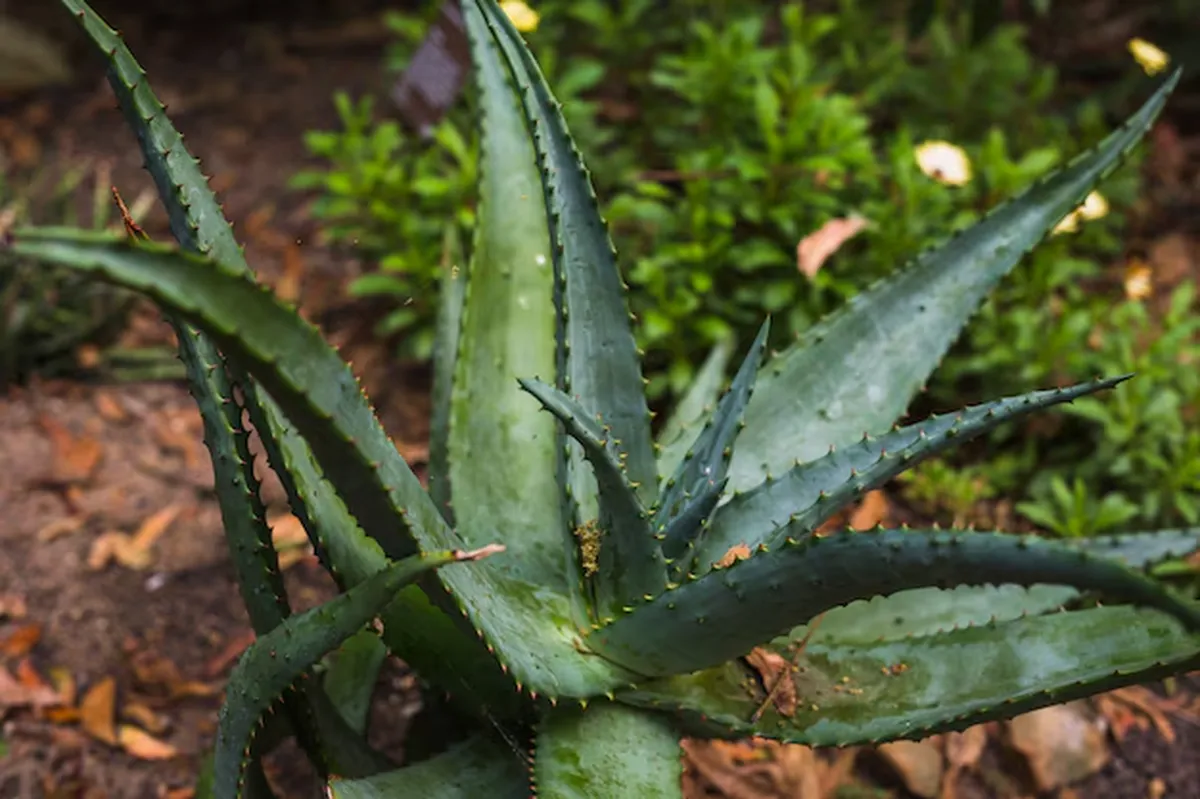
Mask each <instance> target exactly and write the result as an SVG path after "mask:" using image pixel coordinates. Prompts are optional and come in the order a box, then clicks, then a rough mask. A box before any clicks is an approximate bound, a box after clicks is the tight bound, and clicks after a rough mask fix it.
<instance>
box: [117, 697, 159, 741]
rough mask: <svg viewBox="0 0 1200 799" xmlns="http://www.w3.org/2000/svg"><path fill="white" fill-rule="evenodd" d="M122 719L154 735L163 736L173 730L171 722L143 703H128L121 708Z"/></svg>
mask: <svg viewBox="0 0 1200 799" xmlns="http://www.w3.org/2000/svg"><path fill="white" fill-rule="evenodd" d="M121 718H123V719H125V720H127V721H132V722H134V723H136V724H137V725H138V726H139V727H142V728H143V729H145V730H147V731H149V732H150V733H152V734H154V735H162V734H163V733H164V732H166V731H167V730H169V729H170V728H171V720H170V719H168V718H167V717H166V716H164V715H162V714H161V713H155V712H154V711H153V710H151V709H150V708H148V707H147V706H146V705H143V704H142V703H141V702H126V703H125V704H124V705H122V706H121Z"/></svg>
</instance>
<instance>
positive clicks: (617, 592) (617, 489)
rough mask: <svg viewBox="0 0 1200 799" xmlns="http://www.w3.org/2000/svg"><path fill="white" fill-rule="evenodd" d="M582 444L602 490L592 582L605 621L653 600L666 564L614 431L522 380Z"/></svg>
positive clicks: (551, 391)
mask: <svg viewBox="0 0 1200 799" xmlns="http://www.w3.org/2000/svg"><path fill="white" fill-rule="evenodd" d="M520 385H521V387H522V388H523V389H525V390H526V391H528V392H529V393H530V394H532V395H533V396H534V397H536V398H537V401H538V402H540V403H541V404H542V407H543V408H545V409H546V410H548V411H549V412H550V413H551V414H553V415H554V416H555V418H557V419H558V420H559V421H560V422H562V423H563V426H564V427H565V428H566V430H567V433H569V434H570V436H571V437H572V438H573V439H575V440H576V441H577V442H579V444H580V446H581V447H582V448H583V451H584V454H585V455H586V457H587V460H588V462H589V463H590V464H591V465H592V469H593V470H594V471H595V475H596V482H597V484H598V486H599V489H600V508H599V510H600V517H599V536H600V538H599V542H598V546H599V551H598V553H596V555H595V557H596V572H595V574H593V575H591V577H590V582H591V584H592V585H593V586H594V590H595V606H596V611H597V613H599V614H600V615H601V617H607V616H609V615H611V614H612V613H614V612H616V611H617V610H619V609H620V608H622V607H624V606H625V605H628V604H629V603H630V602H633V601H636V600H639V599H641V598H642V597H645V596H654V595H655V594H657V593H659V592H660V591H662V590H663V588H664V587H665V586H666V583H667V564H666V561H665V560H664V559H663V553H662V550H661V549H659V546H658V542H657V541H655V539H654V536H653V534H652V532H651V529H650V514H649V513H648V512H647V511H646V509H645V508H644V507H643V506H642V503H641V501H640V500H639V499H638V495H637V492H636V491H635V490H634V488H633V487H632V485H630V482H629V480H628V475H627V474H626V472H625V467H624V463H623V461H624V453H623V452H621V451H620V450H619V449H618V448H617V444H616V441H615V440H614V438H613V436H614V431H613V430H612V429H611V428H610V427H609V426H608V425H607V424H606V423H604V422H602V421H600V420H597V419H594V418H591V417H589V416H588V412H587V411H586V410H585V409H584V408H583V406H582V405H580V404H579V403H578V402H576V401H575V400H573V399H572V398H571V397H568V396H567V395H566V394H563V393H562V392H561V391H559V390H558V389H556V388H554V387H553V386H551V385H547V384H546V383H543V382H541V381H540V380H525V379H522V380H521V381H520Z"/></svg>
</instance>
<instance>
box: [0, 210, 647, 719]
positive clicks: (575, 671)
mask: <svg viewBox="0 0 1200 799" xmlns="http://www.w3.org/2000/svg"><path fill="white" fill-rule="evenodd" d="M10 252H11V253H12V254H15V255H17V256H19V257H23V258H30V259H33V260H34V261H35V262H36V261H40V262H42V263H45V264H58V265H62V266H70V267H73V268H76V269H80V270H82V271H88V272H91V273H93V274H95V275H96V276H97V277H98V278H100V279H103V280H107V281H109V282H114V283H118V284H120V285H125V286H128V287H130V288H134V289H137V290H139V291H141V292H142V293H145V294H148V295H149V296H151V297H152V298H154V299H155V300H156V301H157V302H158V303H159V304H160V305H163V306H166V307H168V308H172V309H174V310H175V311H176V312H178V313H179V314H180V315H181V316H184V317H185V318H187V319H188V320H189V321H192V322H194V323H196V324H198V325H199V326H200V327H202V328H203V329H204V330H205V332H206V333H208V334H209V335H210V336H212V337H213V338H214V339H215V340H216V341H217V342H218V343H219V344H220V346H221V347H222V349H223V350H224V351H225V352H226V353H227V354H229V355H230V357H234V355H237V356H238V357H239V358H240V359H241V360H242V361H243V362H244V363H245V364H246V365H247V366H248V368H249V371H250V372H251V373H252V374H253V375H254V376H255V377H256V378H257V379H258V380H259V381H260V382H261V383H262V385H263V386H264V387H266V388H267V390H268V391H270V392H271V394H272V395H273V396H274V397H275V398H276V400H277V401H278V402H279V403H280V405H281V406H282V407H283V409H284V411H285V412H286V413H287V415H288V418H289V419H292V421H293V422H294V423H295V425H296V428H297V429H298V430H299V431H300V433H301V434H302V435H303V436H304V438H306V439H307V440H308V441H309V442H311V443H312V450H313V453H314V455H315V456H316V457H317V458H318V460H319V461H320V462H321V465H322V467H323V470H324V473H325V475H326V476H327V478H328V479H329V481H330V482H331V483H333V485H334V487H335V488H337V489H338V492H339V494H341V495H342V496H343V497H346V496H347V495H348V494H352V495H354V496H355V497H356V498H359V499H360V500H361V499H365V500H367V501H369V502H371V503H378V502H380V501H387V502H392V501H394V502H395V503H396V504H395V506H394V507H393V508H392V510H391V513H392V515H393V517H394V518H395V520H396V523H397V524H399V523H400V522H401V521H404V520H406V521H407V522H408V527H407V529H406V530H405V531H404V532H408V533H411V534H413V535H415V536H416V537H417V539H418V540H419V542H420V546H421V549H422V550H423V551H433V550H438V549H447V548H458V547H457V544H458V543H459V542H460V539H459V537H458V536H457V535H456V534H455V533H454V532H453V531H452V530H450V528H449V527H448V526H447V525H446V522H445V520H444V519H443V518H442V516H441V513H440V512H439V511H438V509H437V507H436V506H435V505H434V504H433V502H432V500H430V499H429V496H428V495H427V494H425V493H424V491H423V490H422V489H421V485H420V483H419V482H417V481H416V477H415V476H414V475H413V474H412V472H411V471H410V470H409V469H408V468H407V465H406V464H405V463H404V461H403V459H401V458H400V456H399V455H398V453H397V452H396V450H395V448H394V447H393V446H391V443H390V442H389V441H388V440H387V437H386V435H385V434H384V433H383V431H382V429H380V428H379V423H378V420H377V419H376V418H375V417H374V414H372V413H371V410H370V408H369V407H368V405H367V403H366V401H365V398H364V397H363V396H362V394H361V392H360V391H359V390H358V389H357V387H356V385H355V381H354V377H353V375H352V374H351V373H350V371H349V368H348V367H347V366H346V364H345V363H344V362H343V361H342V360H341V359H340V358H339V357H338V356H337V354H336V353H335V352H333V351H332V350H331V349H330V348H329V347H328V346H327V345H326V344H325V343H324V342H323V341H322V340H321V338H320V334H319V332H317V331H316V330H315V329H314V328H313V327H312V326H311V325H309V324H308V323H307V322H305V321H304V320H303V319H301V318H300V317H299V316H298V315H297V314H296V313H295V311H293V310H292V309H290V308H287V307H286V306H284V305H282V304H280V303H278V302H277V301H275V300H274V299H273V298H272V297H271V296H270V294H269V293H267V292H265V291H263V290H262V289H261V288H260V287H258V286H257V285H256V284H254V283H253V282H252V281H251V280H249V279H248V278H247V277H245V276H241V275H232V274H230V273H229V272H228V271H227V270H225V269H223V268H222V267H221V266H220V265H219V264H216V263H213V262H211V261H207V260H204V259H200V258H198V257H196V256H193V255H190V254H187V253H180V252H176V251H171V250H169V249H167V248H163V247H160V246H151V245H146V244H137V245H134V244H130V243H128V242H125V241H122V240H120V239H118V238H115V237H112V236H105V235H100V234H93V233H89V234H81V233H79V232H78V231H69V230H68V231H64V230H61V229H57V230H55V229H44V230H37V229H25V230H21V231H17V232H16V233H14V234H12V235H10V237H9V240H8V241H7V242H6V243H5V244H4V245H3V246H0V258H2V257H6V256H7V255H8V254H9V253H10ZM513 383H514V385H515V383H516V381H515V379H514V380H513ZM518 390H519V387H518ZM528 399H529V401H530V402H531V403H533V404H534V407H535V408H536V402H535V401H534V400H533V399H532V398H528ZM545 418H547V419H548V420H549V421H550V422H551V423H553V420H552V419H549V417H548V416H547V417H545ZM331 431H332V432H331ZM323 453H324V456H325V457H322V454H323ZM373 456H378V459H377V460H376V459H375V458H374V457H373ZM334 467H340V468H334ZM376 467H377V468H376ZM356 479H362V480H365V481H374V482H375V483H376V485H383V486H388V487H390V488H391V491H390V493H388V494H387V495H384V496H382V497H379V496H376V491H375V490H374V489H371V488H369V487H366V488H364V486H362V485H358V484H356ZM410 500H411V501H410ZM347 505H348V506H350V505H351V503H349V502H347ZM390 532H391V534H392V535H393V536H399V535H400V534H401V531H398V530H397V529H395V528H394V527H393V528H392V529H391V530H390ZM503 532H504V533H505V534H506V535H505V537H506V538H507V533H508V532H509V531H503ZM447 543H448V544H449V545H450V546H447ZM505 557H508V556H507V555H506V556H505ZM497 560H499V559H497ZM485 563H486V562H485ZM480 565H481V566H483V565H484V564H480ZM438 576H439V577H440V579H441V580H442V582H443V583H444V584H445V585H446V587H447V589H449V590H450V591H451V592H453V594H454V597H455V598H456V599H457V600H458V601H459V602H460V603H461V604H462V606H463V607H464V608H465V609H466V611H467V613H468V615H469V616H470V620H471V622H472V624H474V625H475V627H476V628H477V629H479V630H481V631H482V634H483V635H484V636H485V638H486V640H487V641H488V643H489V646H493V647H497V648H499V649H502V660H503V661H504V662H505V663H506V664H507V668H509V669H510V670H511V671H512V672H513V676H514V677H515V678H516V681H517V682H518V683H519V684H522V685H524V686H527V687H528V688H529V690H530V691H531V692H536V693H539V694H548V695H551V696H572V697H590V696H593V695H595V694H596V693H602V692H604V691H606V690H611V689H613V688H616V687H617V686H620V685H623V684H625V683H626V682H628V680H629V679H630V676H631V675H630V674H629V673H628V672H626V671H624V670H623V669H620V668H618V667H616V666H615V665H613V664H611V663H609V662H607V661H605V660H604V659H603V658H597V657H588V656H585V655H583V654H581V653H580V652H579V651H578V649H577V648H576V646H577V643H578V632H577V629H576V628H575V626H574V624H575V622H574V620H573V619H572V618H571V615H570V608H569V607H568V606H567V600H566V598H565V597H564V596H563V594H562V593H560V592H559V591H557V590H555V589H553V588H550V587H547V586H542V585H533V584H529V583H523V582H517V581H514V580H512V579H511V578H509V577H508V576H507V575H506V574H505V573H504V572H503V571H502V570H500V569H493V568H487V569H484V568H476V569H469V570H457V571H449V572H446V573H439V575H438ZM429 618H430V619H432V620H433V621H439V620H440V618H444V617H437V616H430V617H429ZM421 634H422V635H424V634H425V633H424V631H422V632H421Z"/></svg>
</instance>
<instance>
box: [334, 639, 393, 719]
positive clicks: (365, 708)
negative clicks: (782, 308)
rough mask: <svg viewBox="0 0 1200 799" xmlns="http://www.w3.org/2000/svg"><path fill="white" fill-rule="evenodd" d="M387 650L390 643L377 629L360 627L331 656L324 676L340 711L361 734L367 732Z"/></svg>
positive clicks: (335, 704)
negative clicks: (377, 681)
mask: <svg viewBox="0 0 1200 799" xmlns="http://www.w3.org/2000/svg"><path fill="white" fill-rule="evenodd" d="M387 654H388V652H387V646H385V645H384V643H383V641H381V640H379V635H378V634H377V633H376V632H375V631H374V630H360V631H359V632H357V633H355V634H354V635H352V636H350V637H349V638H347V639H346V640H345V641H344V642H342V645H341V646H340V647H338V649H337V651H336V652H334V653H333V654H332V655H331V656H330V663H329V665H328V668H327V669H326V671H325V675H324V677H323V678H322V680H321V685H322V686H324V688H325V693H326V694H328V695H329V700H330V701H331V702H333V704H334V707H336V708H337V711H338V713H339V714H341V716H342V718H344V719H345V720H346V723H347V724H349V725H350V727H351V729H353V730H354V731H355V732H357V733H358V734H360V735H365V734H366V732H367V721H368V716H369V715H370V712H371V696H372V694H374V692H375V682H376V680H378V679H379V669H380V668H382V667H383V662H384V661H385V660H387Z"/></svg>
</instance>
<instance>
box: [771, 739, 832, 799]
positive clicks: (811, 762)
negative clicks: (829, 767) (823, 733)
mask: <svg viewBox="0 0 1200 799" xmlns="http://www.w3.org/2000/svg"><path fill="white" fill-rule="evenodd" d="M774 759H775V762H776V763H777V764H779V768H778V770H777V771H776V774H775V777H776V780H777V785H776V791H777V795H779V796H786V797H788V799H824V797H825V795H826V793H825V790H824V788H823V787H822V780H821V777H822V775H823V773H824V772H825V770H826V765H825V764H824V763H823V762H821V761H820V760H818V759H817V755H816V753H815V752H813V750H812V749H810V748H809V747H807V746H800V745H799V744H785V745H783V746H780V747H778V748H777V749H775V758H774Z"/></svg>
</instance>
